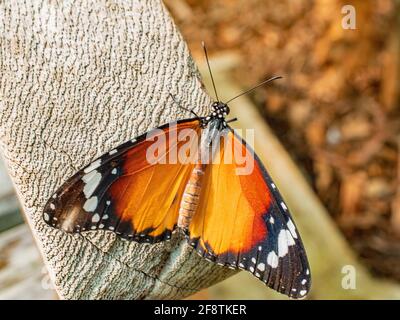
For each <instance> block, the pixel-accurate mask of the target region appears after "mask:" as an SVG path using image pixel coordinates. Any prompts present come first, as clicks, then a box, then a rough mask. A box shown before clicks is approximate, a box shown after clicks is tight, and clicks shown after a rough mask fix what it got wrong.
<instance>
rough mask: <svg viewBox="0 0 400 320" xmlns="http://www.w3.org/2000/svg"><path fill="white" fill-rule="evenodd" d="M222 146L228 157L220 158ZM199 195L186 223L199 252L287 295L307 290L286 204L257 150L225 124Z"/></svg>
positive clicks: (305, 269)
mask: <svg viewBox="0 0 400 320" xmlns="http://www.w3.org/2000/svg"><path fill="white" fill-rule="evenodd" d="M228 151H229V152H230V153H231V159H232V161H226V158H224V157H226V154H227V152H228ZM232 154H233V157H232ZM237 155H238V156H239V158H237ZM240 155H242V156H240ZM243 155H245V156H243ZM228 159H229V157H228ZM244 160H246V161H244ZM227 162H231V163H227ZM246 163H247V164H246ZM246 166H248V167H247V169H246ZM246 170H247V172H246ZM238 173H241V174H238ZM200 199H201V203H200V206H199V208H198V211H197V212H196V214H195V216H194V218H193V221H192V223H191V225H190V228H189V234H190V239H189V242H190V244H191V245H192V246H193V247H194V248H195V249H196V250H197V251H198V253H199V254H201V255H203V256H204V257H205V258H207V259H209V260H211V261H214V262H216V263H218V264H222V265H227V266H229V267H231V268H240V269H244V270H247V271H249V272H251V273H252V274H253V275H254V276H256V277H257V278H259V279H260V280H261V281H263V282H264V283H265V284H267V285H268V286H269V287H271V288H273V289H275V290H277V291H278V292H281V293H284V294H286V295H288V296H290V297H293V298H302V297H304V296H305V295H306V294H307V293H308V291H309V289H310V284H311V278H310V271H309V265H308V261H307V257H306V253H305V250H304V247H303V244H302V241H301V239H300V235H299V233H298V231H297V229H296V227H295V224H294V222H293V220H292V218H291V216H290V213H289V211H288V208H287V206H286V205H285V203H284V202H283V200H282V197H281V196H280V194H279V192H278V189H277V188H276V186H275V184H274V183H273V182H272V180H271V178H270V176H269V175H268V173H267V171H266V170H265V168H264V166H263V165H262V163H261V161H260V160H259V159H258V157H257V155H255V153H254V152H253V151H252V150H251V148H250V147H249V146H248V145H247V144H246V143H245V142H244V141H243V140H242V139H241V138H240V137H238V136H237V135H236V134H235V133H234V132H233V131H232V129H230V128H229V130H228V132H227V133H226V134H225V135H224V138H222V139H221V144H220V148H219V151H218V152H217V154H216V159H215V160H214V163H213V164H211V165H209V166H208V168H207V170H206V172H205V182H204V185H203V188H202V194H201V197H200Z"/></svg>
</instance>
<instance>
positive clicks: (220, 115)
mask: <svg viewBox="0 0 400 320" xmlns="http://www.w3.org/2000/svg"><path fill="white" fill-rule="evenodd" d="M229 112H230V109H229V107H228V105H227V104H226V103H223V102H220V101H215V102H213V104H212V105H211V113H210V114H209V115H208V116H207V117H205V118H203V121H202V126H203V127H206V126H207V125H208V123H209V122H211V121H215V122H218V123H219V126H218V127H220V128H221V129H223V128H226V122H225V117H226V116H227V115H228V114H229Z"/></svg>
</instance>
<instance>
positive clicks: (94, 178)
mask: <svg viewBox="0 0 400 320" xmlns="http://www.w3.org/2000/svg"><path fill="white" fill-rule="evenodd" d="M82 180H83V181H84V182H85V186H84V187H83V193H84V194H85V197H86V199H89V198H90V197H91V196H92V194H93V192H94V191H95V190H96V188H97V187H98V185H99V183H100V180H101V173H100V172H98V171H97V170H93V171H91V172H90V173H88V174H86V175H84V176H83V177H82Z"/></svg>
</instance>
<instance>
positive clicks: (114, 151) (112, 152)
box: [108, 149, 117, 156]
mask: <svg viewBox="0 0 400 320" xmlns="http://www.w3.org/2000/svg"><path fill="white" fill-rule="evenodd" d="M115 153H117V149H113V150H111V151H110V152H109V153H108V154H109V155H110V156H112V155H113V154H115Z"/></svg>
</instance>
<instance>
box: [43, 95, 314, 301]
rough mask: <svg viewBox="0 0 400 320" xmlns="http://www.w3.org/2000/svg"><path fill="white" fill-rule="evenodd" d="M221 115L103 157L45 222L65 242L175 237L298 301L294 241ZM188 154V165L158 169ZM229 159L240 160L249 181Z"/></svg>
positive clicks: (162, 130)
mask: <svg viewBox="0 0 400 320" xmlns="http://www.w3.org/2000/svg"><path fill="white" fill-rule="evenodd" d="M228 114H229V107H228V106H227V105H226V104H224V103H222V102H214V103H213V104H212V106H211V113H210V114H209V115H208V116H206V117H202V118H194V119H185V120H180V121H177V122H176V123H172V124H166V125H163V126H161V127H159V128H157V129H154V130H151V131H150V132H149V133H146V134H143V135H141V136H139V137H137V138H135V139H133V140H131V141H128V142H126V143H124V144H122V145H121V146H119V147H117V148H115V149H114V150H111V151H110V152H108V153H106V154H105V155H103V156H101V157H100V158H98V159H96V160H95V161H93V162H92V163H91V164H89V165H88V166H87V167H85V168H84V169H82V170H81V171H79V172H77V173H76V174H75V175H74V176H73V177H71V178H70V179H68V180H67V181H66V182H65V183H64V184H63V185H62V186H61V187H60V188H59V189H58V190H57V192H56V193H55V194H54V196H53V197H51V198H50V200H49V201H48V203H47V204H46V206H45V208H44V220H45V222H46V223H48V224H49V225H51V226H53V227H56V228H59V229H62V230H64V231H66V232H70V233H81V232H85V231H90V230H102V229H104V230H108V231H112V232H114V233H116V234H117V235H118V236H119V237H121V238H123V239H126V240H129V241H136V242H140V243H142V242H144V243H156V242H160V241H166V240H168V239H170V237H171V235H172V232H173V231H174V230H177V229H178V230H182V231H183V232H184V233H185V234H186V236H187V239H188V243H189V245H190V246H192V247H193V248H194V249H195V250H196V252H197V253H198V254H199V255H201V256H203V257H204V258H205V259H207V260H210V261H212V262H214V263H217V264H219V265H224V266H228V267H230V268H234V269H243V270H247V271H249V272H251V273H252V274H253V275H254V276H255V277H257V278H258V279H260V280H261V281H263V282H264V283H265V284H266V285H268V286H269V287H271V288H273V289H275V290H277V291H279V292H281V293H284V294H286V295H288V296H290V297H293V298H303V297H304V296H305V295H306V294H307V292H308V290H309V288H310V282H311V278H310V270H309V266H308V262H307V258H306V255H305V251H304V248H303V245H302V242H301V239H300V236H299V234H298V232H297V229H296V227H295V225H294V223H293V221H292V220H291V216H290V214H289V212H288V208H287V207H286V205H285V204H284V202H283V200H282V198H281V196H280V194H279V192H278V190H277V188H276V186H275V184H274V183H273V182H272V180H271V178H270V176H269V175H268V173H267V171H266V170H265V168H264V166H263V165H262V163H261V161H260V160H259V159H258V157H257V155H256V154H255V153H254V151H252V149H251V148H250V147H249V146H248V145H247V143H246V142H244V141H243V140H242V139H241V138H240V137H239V136H238V135H237V134H236V133H235V132H234V131H233V129H231V128H230V127H229V126H228V123H229V121H226V120H225V117H226V116H227V115H228ZM182 137H183V138H182ZM196 137H199V139H195V138H196ZM160 141H161V142H164V145H165V146H166V147H164V148H163V147H161V148H156V149H157V152H155V153H154V154H156V156H155V159H153V160H155V161H150V162H149V160H148V155H149V152H148V151H149V150H153V149H154V145H155V143H156V142H160ZM188 146H189V147H190V148H189V149H190V152H186V153H189V154H190V157H189V159H191V160H192V161H187V162H177V163H174V162H171V161H167V160H168V159H169V160H170V159H171V158H170V156H171V154H173V153H174V152H179V150H181V149H182V148H184V147H188ZM189 149H188V150H189ZM150 154H151V153H150ZM229 154H231V157H227V155H229ZM237 154H238V155H241V154H245V158H244V159H245V160H246V161H245V163H249V164H251V166H249V168H250V169H251V170H250V171H249V170H247V169H248V168H246V166H243V165H242V163H241V161H239V160H238V159H237V158H235V157H232V155H237ZM227 159H228V160H229V159H230V161H226V160H227ZM245 169H246V170H247V171H246V170H245Z"/></svg>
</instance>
